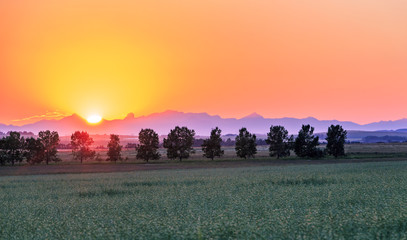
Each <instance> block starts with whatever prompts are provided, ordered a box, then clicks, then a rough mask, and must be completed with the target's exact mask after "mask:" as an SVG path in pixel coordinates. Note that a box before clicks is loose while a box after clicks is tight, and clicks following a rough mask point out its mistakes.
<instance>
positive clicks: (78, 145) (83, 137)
mask: <svg viewBox="0 0 407 240" xmlns="http://www.w3.org/2000/svg"><path fill="white" fill-rule="evenodd" d="M92 144H93V139H92V138H91V137H90V136H89V134H88V133H87V132H80V131H76V132H75V133H73V134H72V136H71V145H72V154H73V156H74V158H75V159H80V160H81V163H82V162H83V160H84V159H87V158H93V157H94V156H95V154H96V152H95V151H93V150H91V149H90V146H91V145H92Z"/></svg>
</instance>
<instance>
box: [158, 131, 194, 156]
mask: <svg viewBox="0 0 407 240" xmlns="http://www.w3.org/2000/svg"><path fill="white" fill-rule="evenodd" d="M194 136H195V131H194V130H190V129H188V128H187V127H182V128H181V127H178V126H176V127H175V128H174V129H171V131H170V133H169V134H168V137H167V138H164V148H166V149H167V157H168V158H169V159H176V158H179V161H182V159H183V158H189V155H190V154H191V153H194V152H195V151H194V149H193V148H192V145H193V144H194V140H195V139H194Z"/></svg>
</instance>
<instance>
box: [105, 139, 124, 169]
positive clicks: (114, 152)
mask: <svg viewBox="0 0 407 240" xmlns="http://www.w3.org/2000/svg"><path fill="white" fill-rule="evenodd" d="M107 148H108V149H109V150H108V151H107V156H108V158H107V161H112V162H115V163H116V162H117V161H118V160H120V159H121V158H122V155H121V152H122V146H121V145H120V137H119V135H116V134H110V141H109V143H108V144H107Z"/></svg>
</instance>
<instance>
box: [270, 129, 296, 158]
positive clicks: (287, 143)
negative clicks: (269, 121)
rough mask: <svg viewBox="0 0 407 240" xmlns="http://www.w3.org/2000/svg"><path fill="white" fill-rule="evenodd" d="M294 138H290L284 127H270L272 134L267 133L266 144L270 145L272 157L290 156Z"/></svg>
mask: <svg viewBox="0 0 407 240" xmlns="http://www.w3.org/2000/svg"><path fill="white" fill-rule="evenodd" d="M293 141H294V137H293V136H292V135H291V137H289V136H288V131H287V130H286V129H285V128H284V127H283V126H273V125H271V126H270V132H269V133H267V139H266V143H267V144H269V145H270V147H269V152H270V156H271V157H274V156H277V159H278V158H280V157H286V156H290V149H291V148H292V145H293Z"/></svg>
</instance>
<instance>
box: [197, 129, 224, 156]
mask: <svg viewBox="0 0 407 240" xmlns="http://www.w3.org/2000/svg"><path fill="white" fill-rule="evenodd" d="M221 133H222V130H220V129H219V128H218V127H216V128H215V129H212V131H211V136H210V137H209V139H205V140H204V141H203V144H202V152H203V156H204V157H207V158H210V159H212V160H213V159H214V158H215V157H221V156H223V154H224V151H223V150H222V148H221V143H222V138H221Z"/></svg>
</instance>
